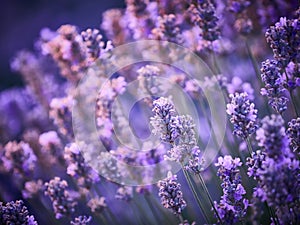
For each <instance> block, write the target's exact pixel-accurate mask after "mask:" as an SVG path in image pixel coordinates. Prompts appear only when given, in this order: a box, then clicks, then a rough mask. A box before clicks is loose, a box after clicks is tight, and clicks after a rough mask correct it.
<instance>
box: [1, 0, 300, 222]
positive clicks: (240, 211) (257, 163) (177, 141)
mask: <svg viewBox="0 0 300 225" xmlns="http://www.w3.org/2000/svg"><path fill="white" fill-rule="evenodd" d="M124 3H125V5H124V7H123V8H119V9H107V10H106V11H105V12H104V13H103V14H102V22H101V24H99V27H98V28H97V27H91V28H88V27H84V29H80V28H79V27H76V26H74V25H71V24H64V25H61V26H60V27H58V28H57V30H50V29H49V28H44V29H42V30H41V32H40V36H39V38H37V41H36V43H35V45H34V46H35V52H33V51H29V50H21V51H20V52H18V53H17V54H16V55H15V57H14V58H13V59H12V60H11V69H12V70H13V71H14V72H17V73H19V74H21V77H22V79H23V81H24V86H22V87H18V88H11V89H8V90H3V91H1V92H0V114H1V117H0V224H1V225H2V224H26V225H27V224H28V225H37V224H43V225H50V224H71V225H96V224H105V225H107V224H110V225H118V224H122V225H123V224H125V225H126V224H130V225H146V224H151V225H152V224H153V225H154V224H170V225H173V224H174V225H176V224H179V225H189V224H192V225H195V224H230V225H231V224H275V225H281V224H300V216H299V215H300V200H299V195H300V177H299V174H300V167H299V166H300V165H299V164H300V161H299V160H300V157H299V152H300V151H299V150H300V118H299V105H300V101H299V86H300V54H299V49H300V32H299V31H300V29H299V28H300V22H299V18H300V9H298V10H297V11H296V12H294V11H295V10H296V7H299V2H298V1H296V0H292V1H282V0H276V1H271V0H261V1H250V0H228V1H220V0H216V1H214V0H187V1H182V0H125V1H124ZM74 4H75V3H74ZM100 8H101V7H100ZM257 18H260V19H259V20H260V21H259V23H258V22H256V21H257ZM82 19H84V18H82ZM140 40H143V43H146V42H147V41H149V42H150V43H154V41H155V40H156V41H159V42H160V43H163V45H162V46H167V42H172V43H175V44H177V45H176V46H178V45H180V46H183V47H185V48H186V49H187V50H189V51H190V52H191V53H193V54H191V55H192V56H193V57H195V58H198V59H199V61H201V63H202V64H203V68H199V69H198V68H197V70H191V69H192V68H193V66H194V65H193V61H189V60H191V58H193V57H189V56H188V55H184V54H185V53H182V52H179V51H173V50H172V49H167V50H166V51H165V50H164V49H160V48H158V46H147V49H142V50H141V49H140V48H136V49H132V52H131V51H130V52H122V54H120V55H121V56H122V57H120V55H118V54H114V52H115V50H116V52H118V49H120V48H119V47H121V48H122V47H124V46H125V47H126V46H128V45H126V44H128V43H130V42H134V41H140ZM124 44H125V45H124ZM131 44H135V43H131ZM131 44H130V45H131ZM172 46H174V44H172ZM162 52H163V55H164V56H165V57H166V58H167V57H169V58H170V59H172V60H177V61H176V65H181V64H182V62H184V64H185V68H186V69H187V71H183V70H181V69H180V68H177V67H175V66H171V65H169V64H166V63H159V62H156V61H155V60H154V61H151V60H150V61H145V62H141V61H139V62H137V63H134V64H132V65H127V64H128V63H127V62H133V61H134V60H136V59H135V58H134V57H135V56H136V55H135V53H137V55H139V56H143V57H146V58H147V57H148V56H156V55H157V56H160V55H161V53H162ZM131 53H133V56H131ZM123 56H124V57H123ZM200 59H201V60H200ZM166 60H169V59H166ZM186 61H187V63H186ZM191 62H192V63H191ZM177 63H178V64H177ZM119 65H122V66H123V68H122V69H120V70H119V71H114V70H115V69H116V68H117V67H118V66H119ZM257 65H261V68H259V67H258V66H257ZM110 69H112V70H113V72H114V73H113V74H108V71H110ZM188 71H189V73H187V72H188ZM190 71H193V72H192V73H191V72H190ZM210 75H211V76H210ZM108 76H110V77H108ZM87 77H88V78H90V77H95V78H97V79H96V80H95V82H94V80H92V81H90V80H89V79H86V78H87ZM193 77H197V79H194V78H193ZM135 81H137V82H135ZM82 84H83V88H82V86H81V85H82ZM135 85H136V86H135ZM174 87H175V88H176V89H175V91H174V89H173V88H174ZM216 90H220V91H222V94H223V95H224V103H225V106H226V105H227V107H226V108H224V109H223V108H222V107H219V108H218V111H219V112H218V113H221V114H222V113H224V115H226V113H227V114H228V115H229V118H228V121H220V122H224V123H226V122H230V123H231V124H232V126H227V127H225V128H224V129H225V130H224V133H222V134H220V133H219V130H218V129H215V128H214V129H212V128H213V127H215V126H214V125H216V124H212V121H214V120H213V116H214V115H215V112H212V111H211V109H210V106H211V105H210V104H211V102H210V101H209V98H208V96H206V93H207V92H206V91H208V92H209V93H212V96H215V93H216ZM83 92H86V93H85V94H86V98H84V99H81V97H80V96H81V94H82V93H83ZM177 94H178V95H177ZM141 96H142V98H140V97H141ZM183 96H184V97H183ZM135 97H138V99H139V100H138V101H137V102H133V100H134V99H135ZM185 100H187V101H185ZM133 103H134V104H133ZM75 108H79V110H78V111H77V110H75ZM271 108H272V109H273V110H274V111H273V113H275V114H272V112H271ZM86 110H87V111H88V110H91V111H93V112H94V114H95V115H94V116H90V115H86ZM77 116H78V117H81V116H82V117H83V118H81V119H83V122H82V123H81V124H80V123H77V122H78V121H77V120H76V119H78V118H76V117H77ZM85 119H87V120H89V121H86V120H85ZM90 121H92V125H91V126H93V128H95V131H94V130H93V129H89V128H90V127H89V126H90V124H89V123H88V122H90ZM217 125H219V124H217ZM81 126H83V127H84V128H85V126H86V127H87V130H84V131H85V132H83V133H84V134H78V130H79V129H81V128H82V127H81ZM152 134H153V136H152ZM222 135H223V136H224V141H223V142H222V143H218V139H217V137H218V136H222ZM83 136H84V137H86V139H84V140H82V137H83ZM154 136H155V137H154ZM235 136H237V137H239V138H240V139H238V138H235ZM100 143H101V144H100ZM211 143H213V144H214V145H209V144H211ZM98 144H99V145H98ZM219 145H220V147H216V146H219ZM211 146H214V147H211ZM245 146H247V148H248V150H249V155H247V156H245V154H244V152H243V150H244V149H245ZM214 153H216V155H214ZM214 157H216V159H214ZM207 159H208V160H207ZM141 168H143V169H142V171H141ZM174 168H181V169H182V170H181V171H179V172H178V174H174V172H173V169H174ZM168 171H172V173H171V172H168ZM100 176H102V177H101V180H100ZM219 180H221V182H220V184H219V183H218V182H219ZM183 196H184V198H183ZM17 199H18V200H17ZM27 207H28V208H27ZM29 211H30V212H29ZM31 214H34V216H33V215H31ZM192 221H194V222H192Z"/></svg>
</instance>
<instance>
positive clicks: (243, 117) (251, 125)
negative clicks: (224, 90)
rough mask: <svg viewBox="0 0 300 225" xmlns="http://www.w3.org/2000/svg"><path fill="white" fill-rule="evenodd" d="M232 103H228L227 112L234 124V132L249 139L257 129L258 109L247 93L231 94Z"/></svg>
mask: <svg viewBox="0 0 300 225" xmlns="http://www.w3.org/2000/svg"><path fill="white" fill-rule="evenodd" d="M229 97H230V98H231V103H229V104H227V110H226V112H227V114H229V115H230V116H231V118H230V122H231V123H232V124H233V126H234V130H233V134H234V135H237V136H239V137H241V138H243V139H247V138H248V137H249V136H250V135H251V134H253V133H254V132H255V131H256V129H257V127H258V126H257V123H256V117H257V110H256V109H255V108H254V103H251V102H250V101H249V98H248V94H247V93H245V92H244V93H235V94H230V95H229Z"/></svg>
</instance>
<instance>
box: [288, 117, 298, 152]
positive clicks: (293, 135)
mask: <svg viewBox="0 0 300 225" xmlns="http://www.w3.org/2000/svg"><path fill="white" fill-rule="evenodd" d="M286 133H287V135H288V137H289V139H290V146H291V148H292V151H294V152H295V153H296V154H298V155H300V118H299V117H298V118H297V119H292V120H291V121H290V122H289V123H288V129H287V131H286Z"/></svg>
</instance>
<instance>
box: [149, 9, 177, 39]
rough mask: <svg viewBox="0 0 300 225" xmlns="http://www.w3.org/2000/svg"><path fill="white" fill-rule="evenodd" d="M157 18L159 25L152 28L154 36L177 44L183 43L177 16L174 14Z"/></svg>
mask: <svg viewBox="0 0 300 225" xmlns="http://www.w3.org/2000/svg"><path fill="white" fill-rule="evenodd" d="M157 20H158V22H157V26H156V28H154V29H153V30H152V35H151V37H152V38H154V39H157V40H163V41H169V42H174V43H177V44H182V43H183V39H182V35H181V31H180V29H179V26H178V25H177V24H176V16H175V15H174V14H169V15H164V16H163V17H158V19H157Z"/></svg>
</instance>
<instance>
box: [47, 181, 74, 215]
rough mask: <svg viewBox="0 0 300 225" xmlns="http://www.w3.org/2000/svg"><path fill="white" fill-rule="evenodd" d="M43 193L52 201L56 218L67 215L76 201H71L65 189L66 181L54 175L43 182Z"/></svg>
mask: <svg viewBox="0 0 300 225" xmlns="http://www.w3.org/2000/svg"><path fill="white" fill-rule="evenodd" d="M45 187H46V190H45V195H47V196H49V198H50V200H51V201H52V207H53V210H54V212H55V217H56V218H57V219H59V218H61V217H63V216H69V215H70V214H71V213H72V212H73V211H74V206H75V205H76V202H75V201H73V199H72V196H71V194H70V192H69V191H68V190H67V187H68V183H67V182H66V181H65V180H61V179H60V178H59V177H55V178H54V179H52V180H50V181H49V182H46V183H45Z"/></svg>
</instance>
